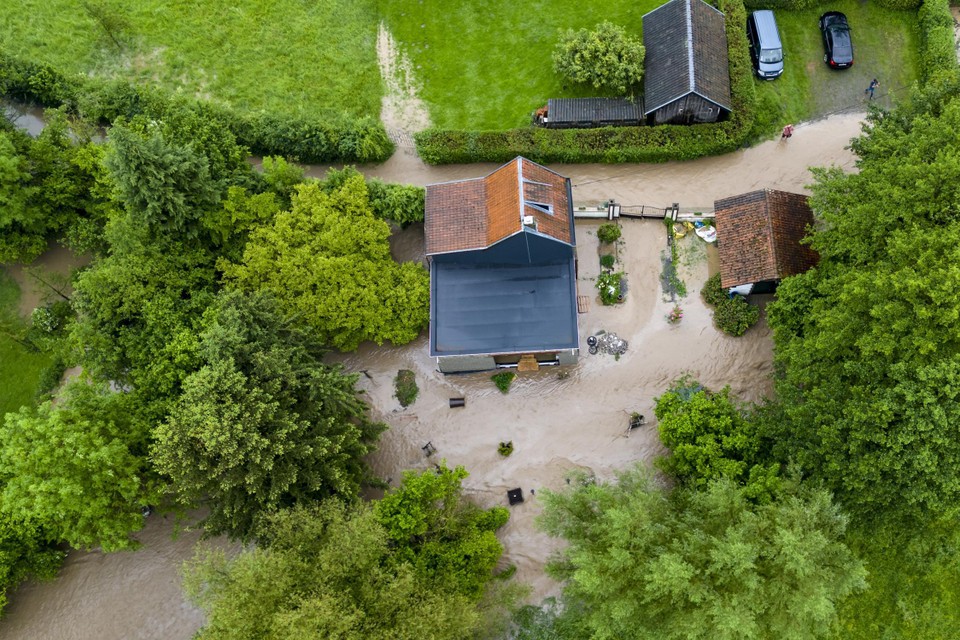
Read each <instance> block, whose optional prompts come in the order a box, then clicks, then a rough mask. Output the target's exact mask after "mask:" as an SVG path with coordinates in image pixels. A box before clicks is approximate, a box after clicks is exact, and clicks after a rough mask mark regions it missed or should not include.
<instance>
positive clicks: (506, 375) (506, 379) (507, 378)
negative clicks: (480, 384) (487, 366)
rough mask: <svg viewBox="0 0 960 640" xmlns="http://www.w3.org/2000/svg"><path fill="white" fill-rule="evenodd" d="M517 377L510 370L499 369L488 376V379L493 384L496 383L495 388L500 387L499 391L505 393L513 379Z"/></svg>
mask: <svg viewBox="0 0 960 640" xmlns="http://www.w3.org/2000/svg"><path fill="white" fill-rule="evenodd" d="M516 377H517V374H515V373H513V372H512V371H501V372H500V373H496V374H494V375H492V376H490V379H491V380H493V384H495V385H497V389H500V393H507V392H509V391H510V385H511V384H513V379H514V378H516Z"/></svg>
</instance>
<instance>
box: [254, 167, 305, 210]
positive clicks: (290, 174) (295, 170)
mask: <svg viewBox="0 0 960 640" xmlns="http://www.w3.org/2000/svg"><path fill="white" fill-rule="evenodd" d="M263 181H264V182H265V183H266V185H267V187H268V188H269V190H270V192H272V193H274V194H276V195H277V197H278V198H279V199H280V205H281V208H283V209H289V208H290V199H291V198H292V197H293V194H294V192H295V191H296V187H297V185H298V184H300V183H301V182H305V181H306V178H305V177H304V174H303V167H301V166H300V165H298V164H294V163H293V162H287V160H286V159H284V158H281V157H279V156H264V158H263Z"/></svg>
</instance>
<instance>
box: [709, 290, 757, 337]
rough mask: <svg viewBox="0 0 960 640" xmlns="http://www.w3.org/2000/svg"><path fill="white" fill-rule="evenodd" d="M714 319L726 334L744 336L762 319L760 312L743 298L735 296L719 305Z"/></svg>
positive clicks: (714, 313)
mask: <svg viewBox="0 0 960 640" xmlns="http://www.w3.org/2000/svg"><path fill="white" fill-rule="evenodd" d="M713 319H714V321H715V322H716V323H717V327H718V328H719V329H720V330H721V331H723V332H724V333H728V334H730V335H732V336H742V335H743V334H744V332H746V330H747V329H749V328H750V327H752V326H753V325H754V324H756V322H757V320H759V319H760V310H759V309H757V308H756V307H754V306H752V305H750V304H747V301H746V300H744V299H743V298H742V297H740V296H733V297H732V298H729V299H727V300H724V301H723V302H721V303H720V304H718V305H717V308H716V310H715V311H714V312H713Z"/></svg>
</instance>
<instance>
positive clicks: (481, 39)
mask: <svg viewBox="0 0 960 640" xmlns="http://www.w3.org/2000/svg"><path fill="white" fill-rule="evenodd" d="M379 4H380V12H381V14H382V15H383V18H384V21H385V22H386V24H387V26H388V27H389V29H390V31H391V33H393V36H394V37H395V38H396V39H397V41H398V42H399V43H400V44H401V47H402V48H403V49H404V50H405V51H406V52H407V54H408V55H409V56H410V57H411V59H412V61H413V63H414V67H415V68H414V73H415V74H416V77H417V80H418V81H419V83H420V85H421V86H422V90H421V92H420V97H421V98H423V100H424V101H426V103H427V105H428V107H429V109H430V116H431V120H432V123H433V124H434V125H436V126H439V127H444V128H454V129H462V128H466V129H507V128H512V127H517V126H521V125H524V124H527V123H529V122H530V113H531V112H532V111H533V110H534V109H536V108H537V107H540V106H543V105H545V104H546V102H547V99H548V98H556V97H560V96H563V97H568V96H571V97H576V96H586V95H597V94H596V92H594V91H593V90H589V89H574V88H573V87H568V88H567V89H566V90H565V89H564V87H563V84H562V83H561V81H560V78H558V77H557V75H556V74H555V73H554V72H553V62H552V61H551V54H552V53H553V49H554V47H555V46H556V43H557V40H558V38H559V36H560V33H561V32H562V31H564V30H565V29H568V28H576V29H579V28H581V27H589V28H593V27H594V26H595V25H596V24H597V23H599V22H602V21H603V20H609V21H611V22H613V23H615V24H619V25H621V26H623V27H625V28H626V29H627V30H628V31H632V32H635V33H637V34H638V35H639V34H640V33H641V26H642V21H641V19H640V18H641V16H642V15H643V14H644V13H646V12H647V11H650V10H652V9H655V8H656V7H657V6H659V5H660V4H662V0H632V1H626V0H608V1H607V2H589V1H584V0H576V1H571V0H562V1H560V0H553V1H547V0H456V1H455V2H451V1H450V0H422V1H421V2H419V3H414V2H411V1H410V0H380V3H379ZM414 9H415V10H414Z"/></svg>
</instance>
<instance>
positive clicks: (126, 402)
mask: <svg viewBox="0 0 960 640" xmlns="http://www.w3.org/2000/svg"><path fill="white" fill-rule="evenodd" d="M133 402H134V399H133V398H132V397H130V396H128V395H126V394H123V393H115V392H111V391H110V390H109V389H107V388H106V386H92V385H89V384H87V383H86V382H82V381H81V382H74V383H72V384H70V385H68V386H67V387H66V389H64V390H63V391H62V392H61V393H60V394H59V397H58V398H57V404H56V405H54V404H53V403H52V402H51V401H47V402H44V403H43V404H41V405H40V406H39V407H38V408H36V409H32V408H27V407H24V408H22V409H21V410H20V411H19V413H10V414H7V418H6V422H5V423H4V424H3V425H2V426H0V442H2V443H3V447H2V448H0V485H2V487H3V492H2V494H0V495H2V499H0V503H2V508H3V510H4V511H6V512H7V513H8V514H9V516H10V517H11V518H13V519H14V520H17V521H30V520H39V521H40V522H43V523H44V526H45V528H46V530H47V531H48V534H49V535H50V536H51V537H52V538H53V539H55V540H63V541H65V542H67V543H69V544H70V545H71V546H72V547H76V548H89V547H94V546H101V547H103V549H104V550H106V551H112V550H115V549H122V548H129V547H131V546H134V545H135V542H134V541H133V540H131V539H130V537H129V535H130V533H132V532H134V531H138V530H139V529H140V528H141V527H142V526H143V515H142V513H141V509H142V507H144V506H146V505H148V504H154V503H156V501H157V499H158V498H159V494H158V491H157V486H158V483H157V482H156V480H155V479H154V478H153V474H152V473H151V471H150V470H149V468H148V466H147V456H146V453H147V451H146V450H147V439H148V434H149V430H148V428H147V427H146V425H144V424H143V423H142V422H141V421H139V420H137V418H136V413H137V412H136V408H135V406H134V405H133Z"/></svg>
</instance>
